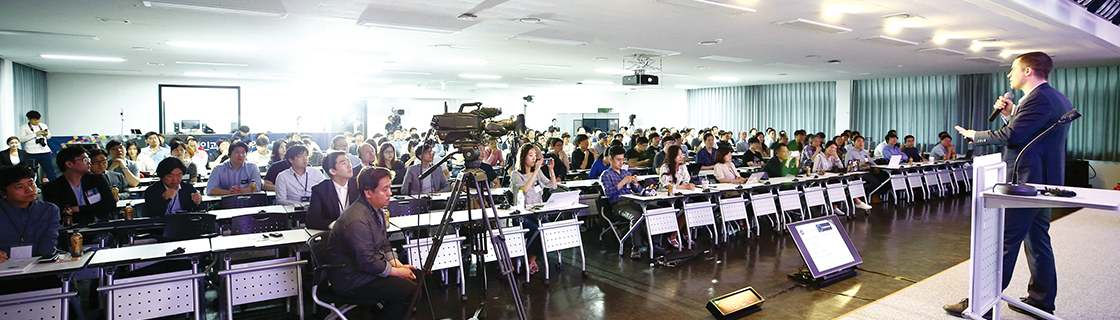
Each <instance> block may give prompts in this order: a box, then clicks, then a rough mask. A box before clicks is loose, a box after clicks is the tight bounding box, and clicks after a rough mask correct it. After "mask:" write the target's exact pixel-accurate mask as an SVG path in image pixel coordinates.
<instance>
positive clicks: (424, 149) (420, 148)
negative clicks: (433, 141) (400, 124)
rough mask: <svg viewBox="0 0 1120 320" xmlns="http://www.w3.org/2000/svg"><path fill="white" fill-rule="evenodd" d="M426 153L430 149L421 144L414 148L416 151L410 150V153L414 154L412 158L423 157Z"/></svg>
mask: <svg viewBox="0 0 1120 320" xmlns="http://www.w3.org/2000/svg"><path fill="white" fill-rule="evenodd" d="M428 151H432V147H429V146H428V145H426V144H421V145H418V146H416V149H414V150H412V153H414V156H416V157H417V158H419V157H420V156H422V155H424V153H425V152H428Z"/></svg>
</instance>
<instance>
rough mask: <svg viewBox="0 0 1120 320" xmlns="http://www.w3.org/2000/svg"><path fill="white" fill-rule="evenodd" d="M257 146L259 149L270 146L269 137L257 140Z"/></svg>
mask: <svg viewBox="0 0 1120 320" xmlns="http://www.w3.org/2000/svg"><path fill="white" fill-rule="evenodd" d="M257 146H258V147H265V146H268V137H260V138H257Z"/></svg>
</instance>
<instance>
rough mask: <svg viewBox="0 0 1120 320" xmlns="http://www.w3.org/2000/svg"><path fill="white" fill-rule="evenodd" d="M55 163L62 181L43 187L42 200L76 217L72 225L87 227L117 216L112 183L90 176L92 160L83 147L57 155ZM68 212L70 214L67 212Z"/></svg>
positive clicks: (69, 148)
mask: <svg viewBox="0 0 1120 320" xmlns="http://www.w3.org/2000/svg"><path fill="white" fill-rule="evenodd" d="M55 162H56V164H57V165H58V167H59V168H62V169H63V172H62V177H60V178H58V179H55V180H51V181H50V182H49V183H47V184H46V185H44V186H43V200H44V201H46V202H50V203H53V204H55V205H56V206H58V208H59V209H60V210H61V211H62V212H63V214H62V215H63V219H65V216H66V212H67V211H69V212H70V214H71V215H73V222H74V223H78V224H87V223H91V222H94V221H95V220H102V221H105V220H109V219H111V218H112V217H113V215H114V214H115V213H116V212H117V199H115V198H113V191H112V188H110V187H109V181H108V180H106V179H105V178H104V177H102V176H101V175H98V174H92V173H90V172H89V165H90V159H89V156H87V155H86V150H85V149H84V148H82V147H81V146H76V145H72V146H69V147H66V148H63V149H62V150H60V151H58V156H57V157H56V158H55ZM67 209H69V210H67Z"/></svg>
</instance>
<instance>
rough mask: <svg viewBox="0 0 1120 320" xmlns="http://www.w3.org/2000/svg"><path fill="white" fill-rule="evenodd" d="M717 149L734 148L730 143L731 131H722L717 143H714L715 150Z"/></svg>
mask: <svg viewBox="0 0 1120 320" xmlns="http://www.w3.org/2000/svg"><path fill="white" fill-rule="evenodd" d="M719 147H728V148H734V147H735V145H734V144H733V142H732V141H731V131H724V132H720V133H719V141H718V142H716V149H719Z"/></svg>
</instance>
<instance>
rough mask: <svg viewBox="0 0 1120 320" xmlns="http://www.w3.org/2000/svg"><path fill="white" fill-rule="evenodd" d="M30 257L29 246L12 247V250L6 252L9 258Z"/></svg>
mask: <svg viewBox="0 0 1120 320" xmlns="http://www.w3.org/2000/svg"><path fill="white" fill-rule="evenodd" d="M30 257H31V246H22V247H12V252H10V253H9V254H8V258H9V259H23V258H30Z"/></svg>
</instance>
